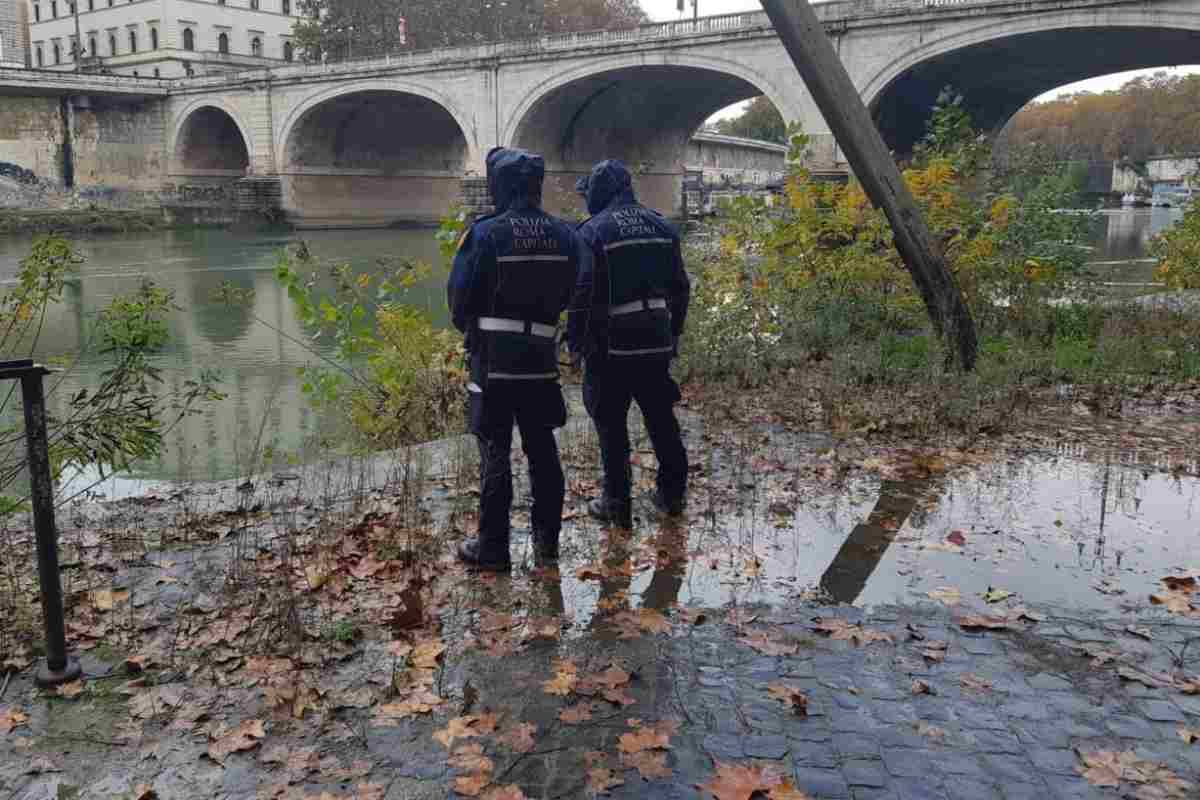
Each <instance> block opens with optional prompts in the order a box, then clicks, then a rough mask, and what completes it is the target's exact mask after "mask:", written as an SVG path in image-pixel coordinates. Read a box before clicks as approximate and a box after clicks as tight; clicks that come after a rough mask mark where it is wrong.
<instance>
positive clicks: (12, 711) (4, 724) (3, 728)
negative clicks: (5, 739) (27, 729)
mask: <svg viewBox="0 0 1200 800" xmlns="http://www.w3.org/2000/svg"><path fill="white" fill-rule="evenodd" d="M27 722H29V715H28V714H26V713H25V712H23V711H21V710H20V709H16V708H5V709H0V733H3V734H4V735H5V736H7V735H8V734H10V733H12V732H13V729H14V728H19V727H21V726H22V725H25V724H26V723H27Z"/></svg>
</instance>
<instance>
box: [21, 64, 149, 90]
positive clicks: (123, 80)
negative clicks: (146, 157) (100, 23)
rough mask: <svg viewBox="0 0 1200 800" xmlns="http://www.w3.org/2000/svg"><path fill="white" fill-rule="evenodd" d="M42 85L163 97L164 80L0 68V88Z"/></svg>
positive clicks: (63, 71)
mask: <svg viewBox="0 0 1200 800" xmlns="http://www.w3.org/2000/svg"><path fill="white" fill-rule="evenodd" d="M27 83H42V84H51V85H55V84H57V85H58V86H61V87H63V88H74V87H79V89H80V90H81V91H86V90H87V89H95V88H96V87H105V88H111V89H116V90H123V91H126V92H130V93H136V92H137V90H138V89H151V90H153V93H154V94H161V93H164V92H165V90H166V87H167V83H168V82H167V80H166V79H165V78H146V77H136V78H135V77H134V76H132V75H100V74H96V73H94V72H67V71H65V70H56V69H24V68H22V69H10V68H8V67H0V85H14V84H27Z"/></svg>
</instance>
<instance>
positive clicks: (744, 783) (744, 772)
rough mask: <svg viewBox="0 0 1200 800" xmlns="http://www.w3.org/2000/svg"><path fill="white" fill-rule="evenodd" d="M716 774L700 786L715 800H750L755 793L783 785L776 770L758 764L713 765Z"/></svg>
mask: <svg viewBox="0 0 1200 800" xmlns="http://www.w3.org/2000/svg"><path fill="white" fill-rule="evenodd" d="M714 766H715V768H716V771H717V774H716V775H714V776H713V778H712V779H711V780H710V781H709V782H708V783H705V784H703V785H701V786H700V788H701V789H703V790H704V791H706V792H709V793H711V794H712V795H713V796H714V797H716V798H717V800H750V798H751V797H753V796H754V793H755V792H769V791H770V790H771V789H773V788H775V787H779V786H782V785H783V776H782V775H781V774H780V773H779V772H778V768H777V767H776V768H767V767H763V766H760V765H758V764H753V765H744V764H727V763H724V762H721V761H717V762H715V764H714Z"/></svg>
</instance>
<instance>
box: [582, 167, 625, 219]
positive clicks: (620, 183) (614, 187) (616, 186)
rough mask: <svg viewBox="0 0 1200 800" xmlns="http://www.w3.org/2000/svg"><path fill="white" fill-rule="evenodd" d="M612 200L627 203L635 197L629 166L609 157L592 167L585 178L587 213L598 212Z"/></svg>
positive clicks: (610, 203)
mask: <svg viewBox="0 0 1200 800" xmlns="http://www.w3.org/2000/svg"><path fill="white" fill-rule="evenodd" d="M614 201H619V202H620V203H622V204H628V203H634V202H637V198H636V197H635V196H634V194H633V176H632V175H631V174H630V172H629V168H628V167H626V166H625V165H624V164H623V163H621V162H620V161H618V160H617V159H615V158H610V159H608V160H607V161H601V162H600V163H599V164H597V165H596V166H594V167H592V174H591V176H590V177H589V178H588V179H587V207H588V213H589V214H599V213H600V212H601V211H603V210H604V209H606V208H608V207H609V206H610V205H612V204H613V202H614Z"/></svg>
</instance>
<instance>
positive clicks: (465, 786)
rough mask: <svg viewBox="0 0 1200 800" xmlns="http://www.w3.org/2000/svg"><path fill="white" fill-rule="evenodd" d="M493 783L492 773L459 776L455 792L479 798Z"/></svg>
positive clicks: (455, 780) (455, 783)
mask: <svg viewBox="0 0 1200 800" xmlns="http://www.w3.org/2000/svg"><path fill="white" fill-rule="evenodd" d="M491 782H492V773H491V772H476V773H472V774H470V775H459V776H458V777H457V778H455V779H454V791H455V792H456V793H458V794H461V795H463V796H464V797H478V796H479V795H480V794H482V793H483V790H484V789H485V788H486V787H487V785H488V784H490V783H491ZM318 800H319V798H318Z"/></svg>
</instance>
